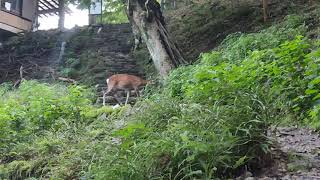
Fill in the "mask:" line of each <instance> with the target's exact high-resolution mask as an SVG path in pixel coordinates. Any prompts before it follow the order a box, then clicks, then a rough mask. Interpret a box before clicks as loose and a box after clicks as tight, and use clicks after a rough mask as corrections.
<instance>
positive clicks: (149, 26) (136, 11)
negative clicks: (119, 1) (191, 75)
mask: <svg viewBox="0 0 320 180" xmlns="http://www.w3.org/2000/svg"><path fill="white" fill-rule="evenodd" d="M127 14H128V17H129V20H130V22H131V24H132V28H133V32H134V33H135V37H136V38H137V37H141V38H142V40H143V41H144V42H145V43H146V45H147V48H148V50H149V52H150V55H151V57H152V59H153V62H154V64H155V67H156V69H157V70H158V71H159V74H160V75H161V76H162V77H165V76H167V74H168V73H169V71H170V70H171V69H173V68H175V67H177V66H178V65H180V64H185V63H186V61H185V60H184V58H183V56H182V54H181V53H180V51H179V49H178V47H177V45H176V44H175V43H174V42H173V41H172V39H171V37H170V35H169V33H168V31H167V29H166V27H165V23H164V19H163V16H162V13H161V11H160V5H159V3H158V2H156V1H155V0H147V1H146V0H129V1H128V8H127Z"/></svg>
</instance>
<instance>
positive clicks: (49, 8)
mask: <svg viewBox="0 0 320 180" xmlns="http://www.w3.org/2000/svg"><path fill="white" fill-rule="evenodd" d="M40 3H41V4H42V5H44V6H45V7H46V8H48V9H43V10H44V11H47V10H51V9H52V7H49V6H48V5H46V4H45V3H43V2H42V1H40ZM39 7H40V6H39ZM53 7H54V6H53ZM54 9H57V8H55V7H54ZM51 13H55V14H56V15H58V13H57V12H52V11H50V12H49V11H48V12H47V14H50V15H51Z"/></svg>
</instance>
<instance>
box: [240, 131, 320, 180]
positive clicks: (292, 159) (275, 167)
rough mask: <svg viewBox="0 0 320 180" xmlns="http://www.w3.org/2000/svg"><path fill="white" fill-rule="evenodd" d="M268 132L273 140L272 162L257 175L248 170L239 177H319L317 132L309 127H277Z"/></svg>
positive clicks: (319, 140)
mask: <svg viewBox="0 0 320 180" xmlns="http://www.w3.org/2000/svg"><path fill="white" fill-rule="evenodd" d="M268 136H269V138H270V140H271V141H272V142H273V143H274V148H273V149H272V161H273V162H274V163H272V166H271V167H268V168H265V169H263V170H261V173H260V174H259V175H257V176H256V177H254V176H253V175H252V174H251V173H250V172H247V173H246V174H245V175H244V176H245V177H244V178H242V179H246V180H252V179H265V180H267V179H281V180H302V179H303V180H317V179H320V136H319V133H317V132H315V131H313V130H311V129H308V128H299V127H277V128H273V130H270V131H269V132H268Z"/></svg>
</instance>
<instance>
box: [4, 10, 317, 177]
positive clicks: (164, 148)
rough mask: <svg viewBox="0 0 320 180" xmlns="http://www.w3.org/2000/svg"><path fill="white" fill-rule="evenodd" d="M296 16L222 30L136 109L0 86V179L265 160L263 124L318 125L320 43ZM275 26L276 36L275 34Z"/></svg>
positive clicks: (230, 168) (222, 173)
mask: <svg viewBox="0 0 320 180" xmlns="http://www.w3.org/2000/svg"><path fill="white" fill-rule="evenodd" d="M306 28H307V27H305V26H304V23H303V18H299V17H297V16H289V17H288V18H287V21H285V22H284V23H283V24H280V25H276V26H275V27H270V28H268V29H266V30H263V31H262V32H259V33H254V34H236V35H231V36H229V37H228V38H227V39H226V40H225V41H224V42H223V44H222V45H221V46H220V48H218V49H217V50H216V51H212V52H210V53H205V54H202V55H201V57H200V58H199V61H198V63H196V64H194V65H190V66H185V67H180V68H177V69H176V70H174V71H172V73H171V74H170V76H169V77H168V79H167V81H166V84H165V85H164V87H163V88H161V89H160V90H158V91H157V92H153V93H149V94H148V96H146V97H145V99H143V100H142V101H140V102H138V103H137V104H136V105H135V106H134V107H132V108H130V107H128V106H127V107H122V108H119V109H112V108H111V107H102V108H99V107H96V106H93V105H91V103H92V102H91V98H90V97H91V95H90V94H91V93H90V91H89V90H87V89H86V88H83V87H79V86H70V87H65V86H62V85H47V84H41V83H37V82H34V81H27V82H23V83H22V85H21V87H20V88H19V89H18V90H10V87H11V86H10V85H2V86H1V88H0V94H2V99H1V100H2V102H3V103H2V104H0V117H1V118H0V129H1V130H2V131H1V133H0V136H1V140H0V155H1V156H0V157H1V158H0V178H2V179H26V178H49V177H50V178H53V179H137V180H138V179H139V180H140V179H217V178H220V179H226V178H234V177H237V176H239V175H241V174H242V173H243V172H244V171H245V170H249V171H250V172H253V173H255V172H256V170H258V169H259V168H262V167H263V166H266V165H268V163H269V154H268V153H269V147H270V143H271V142H269V141H268V139H267V137H266V132H267V130H268V127H269V126H270V125H271V124H279V123H283V124H291V125H292V124H299V125H308V126H312V127H314V128H318V129H319V128H320V123H319V120H320V112H319V111H320V103H319V98H320V92H319V89H320V87H319V86H320V76H319V73H320V67H319V60H320V47H319V45H320V43H319V42H318V41H317V40H311V39H308V38H306V37H304V36H305V33H306ZM276 31H277V32H276Z"/></svg>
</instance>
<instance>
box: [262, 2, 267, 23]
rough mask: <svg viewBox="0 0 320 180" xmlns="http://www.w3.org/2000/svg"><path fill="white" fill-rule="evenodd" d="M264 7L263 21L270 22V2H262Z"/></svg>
mask: <svg viewBox="0 0 320 180" xmlns="http://www.w3.org/2000/svg"><path fill="white" fill-rule="evenodd" d="M262 7H263V21H264V22H267V20H268V0H262Z"/></svg>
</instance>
